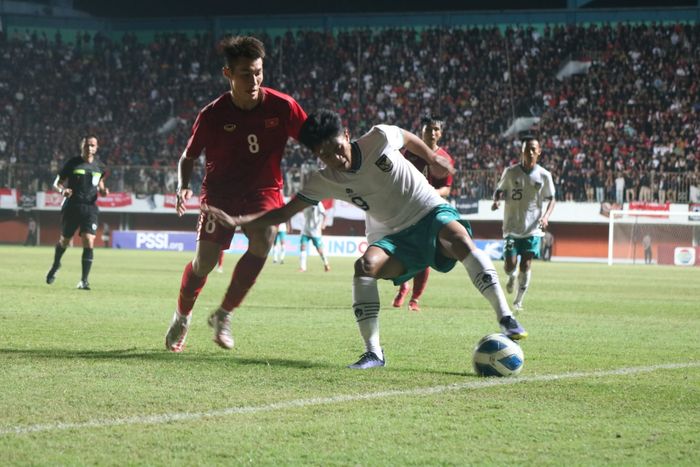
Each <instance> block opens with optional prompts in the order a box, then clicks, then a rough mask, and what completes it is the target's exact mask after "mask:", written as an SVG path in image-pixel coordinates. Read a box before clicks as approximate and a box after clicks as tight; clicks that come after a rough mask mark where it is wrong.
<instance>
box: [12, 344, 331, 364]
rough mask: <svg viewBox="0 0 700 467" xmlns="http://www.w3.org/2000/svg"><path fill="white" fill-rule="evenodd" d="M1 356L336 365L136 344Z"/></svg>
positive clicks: (33, 350) (41, 350) (21, 350)
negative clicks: (151, 348) (138, 345)
mask: <svg viewBox="0 0 700 467" xmlns="http://www.w3.org/2000/svg"><path fill="white" fill-rule="evenodd" d="M2 355H8V356H9V355H20V356H26V357H32V358H43V359H54V360H73V359H76V360H77V359H83V360H152V361H164V362H169V361H178V360H180V361H183V362H191V361H219V362H225V363H227V364H229V365H259V366H265V367H270V366H272V367H275V366H279V367H287V368H335V367H336V366H335V365H331V364H327V363H318V362H312V361H307V360H291V359H285V358H239V357H237V356H235V355H231V354H230V353H228V352H227V353H224V352H218V351H216V352H215V353H183V354H174V353H172V352H167V351H165V350H145V349H139V348H136V347H133V348H129V349H112V350H69V349H55V348H54V349H8V348H0V356H2Z"/></svg>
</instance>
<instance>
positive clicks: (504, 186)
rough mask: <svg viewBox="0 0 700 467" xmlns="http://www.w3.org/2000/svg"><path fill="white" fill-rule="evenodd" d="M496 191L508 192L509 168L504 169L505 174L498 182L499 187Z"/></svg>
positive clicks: (497, 186)
mask: <svg viewBox="0 0 700 467" xmlns="http://www.w3.org/2000/svg"><path fill="white" fill-rule="evenodd" d="M496 190H497V191H507V190H508V167H506V168H505V169H503V173H502V174H501V179H500V180H499V181H498V185H496Z"/></svg>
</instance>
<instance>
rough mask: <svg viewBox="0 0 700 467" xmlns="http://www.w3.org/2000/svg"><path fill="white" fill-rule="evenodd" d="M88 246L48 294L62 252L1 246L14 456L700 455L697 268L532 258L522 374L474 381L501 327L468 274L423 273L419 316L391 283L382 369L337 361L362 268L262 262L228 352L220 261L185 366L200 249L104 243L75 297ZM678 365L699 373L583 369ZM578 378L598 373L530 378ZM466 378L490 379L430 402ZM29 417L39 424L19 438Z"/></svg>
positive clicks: (9, 459)
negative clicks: (173, 323) (177, 319)
mask: <svg viewBox="0 0 700 467" xmlns="http://www.w3.org/2000/svg"><path fill="white" fill-rule="evenodd" d="M80 251H81V250H80V248H72V249H69V250H68V251H67V252H66V254H65V255H64V258H63V268H62V269H61V271H60V272H59V274H58V276H57V278H56V282H55V283H54V284H53V285H51V286H48V285H46V284H45V283H44V278H45V274H46V271H47V270H48V267H49V265H50V263H51V259H52V255H53V250H52V249H50V248H21V247H7V246H5V247H0V257H1V258H2V265H3V267H2V270H0V284H1V285H0V297H1V298H0V329H1V331H0V373H1V375H2V377H1V378H0V433H2V434H0V464H2V465H9V464H12V465H23V464H125V463H126V464H149V465H165V464H231V465H233V464H243V463H253V464H258V465H259V464H268V465H279V464H287V465H288V464H313V465H347V464H353V465H425V464H505V463H516V464H521V463H522V464H554V465H561V464H672V465H698V464H700V449H698V448H699V447H700V446H699V445H700V442H699V441H698V440H700V424H698V422H697V419H698V416H699V415H700V389H699V388H700V367H699V366H698V365H700V345H698V336H700V324H698V323H699V321H698V317H699V315H700V291H699V289H698V284H700V269H698V268H694V269H692V268H688V269H684V268H674V267H661V266H646V267H645V266H614V267H608V266H604V265H592V264H560V263H541V262H536V263H535V264H534V268H533V276H532V282H531V286H530V290H529V291H528V295H527V296H526V298H525V306H526V309H525V311H523V312H522V313H521V315H520V319H521V322H522V323H523V324H524V325H525V327H526V328H527V329H528V331H529V332H530V338H529V339H528V340H527V341H525V342H524V343H523V349H524V352H525V359H526V363H525V368H524V370H523V373H522V374H521V375H520V377H518V378H522V379H523V380H524V381H523V382H521V383H518V384H506V385H500V384H498V385H495V386H490V387H480V386H479V385H480V384H482V383H483V382H485V381H489V380H485V379H483V378H478V377H476V376H475V375H474V374H473V372H472V369H471V351H472V348H473V346H474V345H475V343H476V342H477V341H478V339H479V338H480V337H482V336H483V335H485V334H488V333H491V332H495V331H497V329H498V328H497V324H496V320H495V317H494V314H493V312H492V311H491V310H490V308H489V307H488V306H487V302H486V301H485V299H483V298H482V297H481V296H480V295H479V294H478V293H477V292H476V290H475V289H474V288H473V287H472V285H471V284H470V283H469V281H468V279H467V275H466V272H465V271H464V269H463V268H462V267H461V266H458V267H456V268H455V269H454V270H453V271H452V272H451V273H449V274H439V273H435V272H433V273H432V274H431V277H430V282H429V284H428V288H427V291H426V293H425V295H424V296H423V299H422V300H421V305H422V307H423V312H422V313H419V314H415V313H409V312H408V311H407V310H406V309H405V308H403V309H400V310H399V309H395V308H392V307H391V299H392V297H393V294H394V291H395V289H394V287H392V286H391V284H390V282H389V281H381V282H380V296H381V300H382V304H383V308H382V312H381V315H380V316H381V332H382V342H383V345H384V348H385V351H386V355H387V358H388V366H387V367H386V368H383V369H378V370H370V371H364V372H362V371H352V370H348V369H346V368H345V365H347V364H349V363H352V362H353V361H354V360H356V359H357V357H358V356H359V354H360V353H361V352H362V351H363V346H362V343H361V339H360V337H359V333H358V331H357V327H356V325H355V320H354V316H353V314H352V311H351V307H350V302H351V277H352V260H351V259H340V258H332V259H331V261H332V267H333V271H332V272H330V273H324V272H323V271H322V265H321V264H320V261H319V260H318V258H316V257H311V258H309V272H306V273H298V272H296V269H297V266H298V264H297V261H298V258H295V257H288V258H287V261H286V264H284V265H277V264H273V263H272V262H271V261H268V264H267V265H266V267H265V269H264V270H263V273H262V275H261V276H260V278H259V280H258V283H257V284H256V286H255V287H254V289H253V291H252V292H251V293H250V295H249V296H248V298H247V300H246V302H245V303H244V306H243V307H242V308H241V309H240V311H239V312H238V313H237V315H236V317H235V318H234V322H233V329H234V335H235V338H236V348H235V349H234V350H233V351H230V352H226V351H224V350H221V349H219V348H218V347H216V346H215V344H214V343H213V342H212V341H211V332H210V330H209V328H208V327H207V325H206V318H207V316H208V315H209V313H210V312H211V311H212V310H214V309H215V308H216V306H217V305H218V304H219V302H220V300H221V298H222V296H223V293H224V291H225V289H226V287H227V285H228V280H229V277H230V272H231V270H232V268H233V266H234V265H235V261H236V260H237V256H233V255H227V256H226V261H225V264H224V267H225V270H226V272H225V273H224V274H217V273H216V272H212V274H211V275H210V278H209V282H208V284H207V286H206V287H205V289H204V291H203V292H202V295H201V296H200V298H199V301H198V302H197V305H196V306H195V311H194V318H193V325H192V328H191V331H190V335H189V337H188V342H187V346H186V350H185V352H184V353H183V354H181V355H176V354H171V353H169V352H166V351H165V350H164V347H163V337H164V334H165V331H166V329H167V326H168V324H169V321H170V318H171V316H172V312H173V310H174V306H175V301H176V297H177V293H178V290H179V284H180V276H181V273H182V269H183V266H184V265H185V263H186V262H187V261H188V260H189V259H191V254H190V253H170V252H137V251H121V250H106V249H105V250H96V252H95V263H94V266H93V271H92V274H91V278H90V279H91V280H90V282H91V286H92V288H93V290H92V291H89V292H87V291H81V290H76V289H75V286H76V284H77V282H78V279H79V278H80V277H79V276H80ZM497 268H498V269H499V271H502V264H500V263H497ZM669 363H690V364H691V365H692V366H690V367H687V368H679V369H659V370H655V371H649V372H641V373H635V374H629V375H609V374H608V375H603V376H593V375H589V376H585V374H589V373H590V374H593V373H595V372H597V371H606V370H615V369H620V368H629V367H647V366H654V365H659V364H669ZM570 372H580V373H584V376H580V377H576V378H570V379H563V380H558V381H551V380H544V379H540V380H538V379H537V378H538V377H543V378H544V377H546V376H547V375H559V374H564V373H570ZM518 378H515V379H516V380H517V379H518ZM529 378H530V379H529ZM498 381H499V382H502V381H504V380H498ZM465 383H466V384H468V383H475V385H476V387H463V388H461V389H454V390H449V391H445V392H441V393H436V394H426V393H422V392H420V391H419V389H421V388H432V387H438V386H444V385H451V384H457V385H464V384H465ZM389 391H397V392H398V393H397V394H394V395H391V394H379V393H386V392H389ZM375 394H379V396H380V397H374V398H371V399H367V400H350V401H340V400H339V399H338V397H339V396H353V397H355V396H359V395H370V396H372V395H375ZM319 398H328V399H327V400H326V403H323V404H319V403H312V402H313V400H316V402H318V399H319ZM299 400H302V401H306V402H303V403H301V404H300V405H299V406H293V405H292V404H286V405H285V403H288V402H289V401H299ZM310 401H311V402H310ZM273 404H281V405H280V406H277V407H275V406H273ZM251 407H253V408H254V409H251V410H249V411H248V412H245V410H239V411H238V412H236V413H228V414H223V415H222V414H221V412H222V411H224V410H225V409H232V408H251ZM205 412H212V416H209V417H194V418H193V419H188V420H181V421H171V422H167V423H152V424H147V423H134V422H135V421H139V420H141V421H142V420H143V419H144V418H145V417H148V416H163V415H169V414H179V413H205ZM118 419H129V420H131V421H129V422H128V423H126V424H124V425H118V426H113V425H112V422H113V421H114V420H118ZM158 421H159V422H162V421H163V419H158ZM86 422H87V423H89V422H95V425H97V426H86V425H85V423H86ZM60 423H67V424H70V423H75V424H78V426H77V427H75V428H72V429H64V428H62V427H60V426H59V425H57V424H60ZM36 425H47V428H45V429H42V430H40V431H36V432H31V433H15V432H13V431H14V430H17V429H19V430H20V431H21V430H23V429H25V428H27V427H35V426H36ZM104 425H106V426H104Z"/></svg>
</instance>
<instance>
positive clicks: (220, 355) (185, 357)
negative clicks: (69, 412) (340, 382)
mask: <svg viewBox="0 0 700 467" xmlns="http://www.w3.org/2000/svg"><path fill="white" fill-rule="evenodd" d="M3 355H7V356H24V357H30V358H41V359H47V360H115V361H119V360H143V361H157V362H178V361H180V362H182V363H187V362H198V361H201V362H204V361H206V362H220V363H223V364H225V365H227V366H229V365H230V366H236V365H246V366H248V365H250V366H261V367H285V368H298V369H311V368H315V369H323V368H325V369H340V370H343V369H345V365H344V364H342V363H339V364H337V365H335V364H331V363H320V362H315V361H309V360H292V359H288V358H250V357H238V356H236V355H235V354H234V355H232V354H231V353H230V352H223V351H221V352H220V351H217V350H215V351H213V352H207V353H202V352H197V353H194V352H192V353H182V354H175V353H172V352H168V351H166V350H160V349H140V348H137V347H132V348H127V349H110V350H70V349H56V348H52V349H46V348H43V349H11V348H0V356H3ZM391 370H394V371H399V372H404V371H408V372H414V373H417V374H424V373H432V374H436V375H442V376H459V377H469V378H471V377H477V376H476V375H475V374H474V373H467V372H456V371H441V370H439V369H425V368H420V369H418V368H408V367H404V368H398V367H396V368H391ZM348 371H351V370H348ZM375 371H386V370H384V369H375V370H370V371H369V372H362V373H368V374H371V373H372V372H375Z"/></svg>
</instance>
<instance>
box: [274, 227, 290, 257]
mask: <svg viewBox="0 0 700 467" xmlns="http://www.w3.org/2000/svg"><path fill="white" fill-rule="evenodd" d="M286 240H287V223H286V222H282V223H281V224H280V225H278V226H277V235H276V236H275V243H274V245H273V246H272V262H273V263H277V262H279V264H284V255H285V253H286V251H285V248H286V246H285V245H286Z"/></svg>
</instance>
